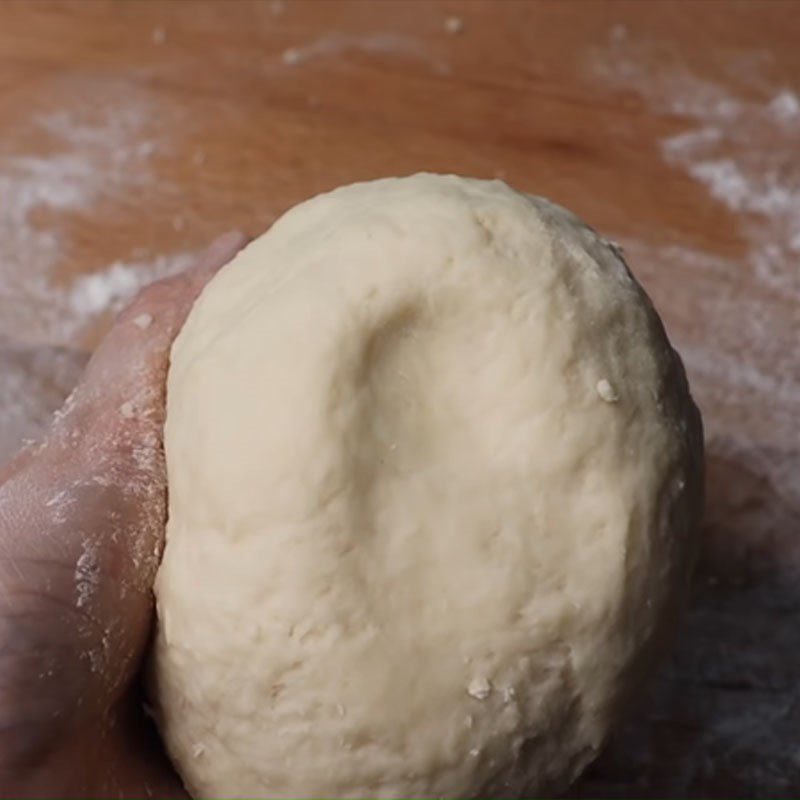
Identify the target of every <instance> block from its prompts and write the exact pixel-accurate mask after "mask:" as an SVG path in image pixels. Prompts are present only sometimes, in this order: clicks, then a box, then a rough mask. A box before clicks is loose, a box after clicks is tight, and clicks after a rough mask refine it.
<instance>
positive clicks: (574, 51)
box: [0, 0, 800, 797]
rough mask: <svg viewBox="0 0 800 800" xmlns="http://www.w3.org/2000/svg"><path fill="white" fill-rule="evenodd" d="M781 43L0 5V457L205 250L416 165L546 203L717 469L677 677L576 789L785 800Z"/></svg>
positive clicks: (577, 12)
mask: <svg viewBox="0 0 800 800" xmlns="http://www.w3.org/2000/svg"><path fill="white" fill-rule="evenodd" d="M799 42H800V4H795V3H791V2H783V3H779V2H774V3H768V2H763V3H731V4H724V3H721V2H706V3H671V2H664V3H658V2H652V3H645V2H635V3H634V2H631V3H601V2H583V3H581V2H551V3H542V4H539V3H522V2H517V3H511V2H507V3H501V2H475V3H471V2H463V3H455V2H454V3H443V4H436V3H423V2H406V3H399V2H373V3H367V2H361V3H338V2H321V3H308V2H307V3H301V2H292V0H287V2H284V3H282V2H265V3H260V4H257V3H239V2H233V1H230V2H213V3H207V2H202V3H198V2H195V3H188V2H146V3H138V2H124V3H122V2H119V3H99V2H83V3H72V4H52V3H22V2H20V3H14V2H4V3H2V4H0V346H2V347H1V349H0V370H2V372H0V408H2V403H3V402H6V404H7V408H6V413H5V416H3V415H2V414H0V434H2V435H4V436H5V439H3V438H2V436H0V446H2V444H3V442H4V441H5V442H6V446H7V448H10V447H11V444H12V443H15V442H16V440H17V439H18V438H19V437H20V436H21V435H22V434H23V433H26V434H30V433H35V432H36V431H37V430H38V429H39V428H41V425H42V424H43V421H42V420H43V415H44V411H43V408H44V409H45V410H46V409H47V408H50V407H52V406H53V405H54V404H55V403H56V402H57V400H58V398H59V397H61V396H62V395H63V392H64V391H66V387H67V386H68V384H69V382H70V381H71V380H74V374H75V371H76V369H77V368H78V367H79V365H80V363H81V361H82V358H83V356H82V355H81V351H82V350H85V349H87V348H90V347H91V346H92V344H93V343H94V342H95V341H96V340H97V337H98V335H100V334H101V332H102V329H103V327H104V325H105V323H106V322H107V313H106V308H107V307H108V306H109V305H111V306H113V305H114V304H115V303H116V304H119V302H121V301H122V300H123V298H124V297H125V296H126V294H128V293H129V292H130V291H131V290H132V288H133V287H134V286H135V285H136V284H137V283H141V282H144V281H146V280H148V279H149V278H151V277H154V276H155V275H157V274H161V273H163V272H164V271H168V270H169V269H172V268H175V267H177V266H179V265H180V264H183V263H186V262H187V261H188V260H190V259H191V254H192V253H193V252H196V251H197V250H198V249H199V248H201V247H202V246H203V244H204V243H206V242H208V241H209V240H210V239H211V238H212V237H213V236H214V235H216V234H218V233H220V232H222V231H225V230H227V229H230V228H243V229H245V230H247V231H248V232H251V233H258V232H259V231H261V230H263V229H264V228H265V227H266V226H268V225H269V224H270V222H271V221H272V220H274V219H275V218H276V216H277V215H278V214H279V213H280V212H281V211H282V210H284V209H286V208H287V207H289V206H291V205H292V204H294V203H296V202H298V201H300V200H302V199H303V198H306V197H308V196H309V195H312V194H314V193H316V192H319V191H322V190H325V189H328V188H331V187H334V186H336V185H337V184H340V183H344V182H350V181H353V180H358V179H365V178H372V177H377V176H383V175H393V174H404V173H410V172H415V171H418V170H432V171H441V172H457V173H462V174H468V175H476V176H487V177H492V176H497V177H502V178H504V179H505V180H507V181H508V182H510V183H511V184H513V185H514V186H516V187H519V188H521V189H524V190H527V191H531V192H535V193H538V194H544V195H547V196H549V197H551V198H552V199H554V200H556V201H557V202H559V203H562V204H564V205H566V206H568V207H570V208H572V209H573V210H575V211H576V212H578V213H579V214H581V215H582V216H583V217H585V218H586V219H587V220H588V221H589V222H590V223H591V224H592V225H593V226H594V227H596V228H598V229H600V230H601V231H603V233H605V234H606V235H608V236H611V237H614V238H615V239H617V240H619V241H620V242H621V243H622V245H623V246H624V248H625V250H626V253H627V256H628V259H629V261H630V264H631V267H632V269H633V270H634V272H635V273H636V274H637V275H638V276H639V277H640V279H641V280H642V282H643V283H644V285H645V287H646V288H647V289H648V291H649V292H650V294H651V296H652V297H653V299H654V301H655V303H656V306H657V307H658V308H659V310H660V311H661V313H662V315H663V317H664V319H665V322H666V324H667V328H668V331H669V333H670V335H671V337H672V338H673V341H674V342H675V343H676V345H677V346H678V348H679V349H680V350H681V352H682V353H683V354H684V356H685V359H686V362H687V366H688V369H689V373H690V378H691V381H692V386H693V390H694V392H695V395H696V396H697V398H698V400H699V402H700V405H701V407H702V410H703V413H704V418H705V422H706V427H707V433H708V451H709V489H708V512H707V522H706V525H705V530H704V537H705V538H704V549H703V555H702V559H701V564H700V569H699V573H698V576H697V579H696V581H695V591H694V597H693V600H692V604H691V608H690V611H689V614H688V616H687V620H686V624H685V626H684V628H683V631H682V634H681V636H680V639H679V641H678V642H677V646H676V651H675V654H674V655H673V657H672V658H671V660H670V661H669V663H668V664H667V665H666V666H665V668H664V669H663V670H662V672H661V673H660V675H659V676H658V678H657V679H656V680H655V681H654V682H653V684H652V686H651V688H650V691H649V693H648V695H647V697H646V698H644V699H643V700H642V703H641V705H640V706H639V707H637V709H636V710H635V711H634V713H633V714H632V717H631V719H630V721H629V722H628V723H627V725H626V726H624V727H623V728H622V729H621V730H620V731H619V733H618V734H617V735H616V737H615V738H614V740H613V741H612V743H611V744H610V746H609V749H608V752H607V753H606V754H605V755H604V756H603V757H602V758H601V759H600V760H599V761H598V763H597V764H596V765H595V766H594V767H592V768H591V769H590V771H589V773H588V774H587V775H586V776H585V778H584V779H583V780H582V782H581V783H580V784H579V786H578V787H576V788H575V789H574V794H576V795H577V796H592V795H600V794H602V795H604V796H672V797H677V796H698V795H703V796H719V797H732V796H741V797H745V796H748V797H749V796H771V797H780V796H792V795H794V796H796V795H797V793H798V792H800V756H799V755H798V753H800V624H798V614H799V613H800V575H799V574H798V573H799V572H800V478H798V476H799V475H800V422H798V414H799V413H800V313H799V312H798V309H799V308H800V224H799V222H798V220H800V217H799V216H798V209H800V105H797V97H798V94H799V93H800V47H799V46H798V43H799ZM681 137H682V138H681ZM85 275H95V276H97V280H96V281H95V282H94V283H91V282H88V283H87V282H86V281H85V280H83V281H82V276H85ZM48 353H56V354H57V357H55V358H54V359H53V360H52V363H53V364H54V368H53V369H54V373H53V375H55V377H53V376H52V375H49V374H48V371H47V368H46V367H44V368H43V367H42V364H43V363H44V364H45V365H46V364H47V363H51V362H48V361H47V357H48ZM42 359H44V361H42ZM65 363H66V366H65ZM56 368H57V369H56ZM3 380H5V381H6V384H5V392H6V394H5V395H4V394H3V390H4V389H3V387H4V384H3ZM15 392H16V394H15ZM12 406H13V407H12ZM31 409H32V410H31ZM3 426H5V427H3Z"/></svg>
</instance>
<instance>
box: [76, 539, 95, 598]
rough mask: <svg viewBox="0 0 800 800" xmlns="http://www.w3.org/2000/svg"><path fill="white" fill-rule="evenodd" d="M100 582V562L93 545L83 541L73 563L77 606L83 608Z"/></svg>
mask: <svg viewBox="0 0 800 800" xmlns="http://www.w3.org/2000/svg"><path fill="white" fill-rule="evenodd" d="M99 582H100V564H99V562H98V559H97V549H96V546H95V545H92V544H91V543H89V542H84V547H83V552H82V553H81V555H80V556H79V557H78V563H77V564H76V565H75V591H76V593H77V596H78V599H77V603H76V605H77V607H78V608H84V607H86V606H87V605H88V604H89V603H90V602H91V600H92V596H93V595H94V593H95V592H96V591H97V585H98V584H99Z"/></svg>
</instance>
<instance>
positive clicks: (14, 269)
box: [0, 95, 192, 461]
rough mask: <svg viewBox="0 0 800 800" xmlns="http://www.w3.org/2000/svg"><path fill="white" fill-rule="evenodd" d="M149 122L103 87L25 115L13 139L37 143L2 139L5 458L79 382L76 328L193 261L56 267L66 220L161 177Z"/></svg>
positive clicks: (134, 193) (133, 104) (159, 141)
mask: <svg viewBox="0 0 800 800" xmlns="http://www.w3.org/2000/svg"><path fill="white" fill-rule="evenodd" d="M149 122H150V114H149V106H148V105H147V103H145V102H144V101H142V100H141V98H137V97H133V98H132V97H130V96H128V97H126V100H125V102H124V103H121V102H117V101H115V100H113V98H109V97H108V96H107V95H104V96H103V97H102V99H101V101H98V102H96V103H91V104H88V103H82V102H76V103H74V104H72V105H70V107H69V108H68V109H63V110H55V111H53V110H49V111H43V112H39V113H33V114H32V115H30V116H29V117H27V118H26V120H25V122H24V124H25V127H24V128H23V129H20V130H23V131H24V134H25V135H24V136H23V135H18V136H17V137H16V138H18V139H20V140H23V141H27V142H30V146H29V148H28V150H27V151H26V152H21V151H20V150H19V149H16V150H15V151H14V152H8V151H7V150H6V149H4V147H3V142H2V141H1V140H0V365H1V366H2V367H3V368H2V369H1V370H0V461H3V460H4V459H5V458H6V457H8V456H9V455H10V454H11V453H12V452H13V450H15V449H16V448H17V447H18V446H19V444H20V443H21V441H22V440H23V438H28V437H33V436H36V435H38V434H39V433H40V432H41V430H42V429H43V427H44V425H45V424H46V421H47V419H49V414H50V413H52V411H53V409H54V408H55V407H57V405H58V404H59V403H60V402H61V400H63V397H64V395H65V394H66V392H68V391H69V388H70V383H74V380H75V378H76V377H77V374H78V365H82V364H83V362H84V361H85V357H84V356H83V355H82V354H81V353H78V352H74V351H71V350H70V349H69V348H70V347H71V346H73V345H74V342H75V339H76V337H77V336H79V334H80V333H81V331H83V330H85V329H86V328H87V326H89V325H90V324H91V323H92V321H93V320H95V319H97V317H98V316H99V315H101V314H104V313H107V312H109V311H112V312H113V311H116V310H118V309H119V308H120V307H121V306H122V305H123V304H124V303H125V301H126V300H127V299H129V298H130V297H131V296H132V295H133V294H134V293H135V292H136V291H137V290H138V289H139V288H140V287H142V286H144V285H146V284H148V283H150V282H151V281H153V280H156V279H158V278H161V277H164V276H166V275H169V274H171V273H173V272H175V271H177V270H180V269H182V268H184V267H186V266H187V265H188V264H189V263H190V262H191V258H192V255H191V253H185V252H180V253H176V254H171V255H156V256H150V255H149V254H147V253H140V254H135V255H134V257H133V258H130V259H126V260H118V261H115V262H114V263H112V264H110V265H98V266H96V267H95V268H94V269H91V271H90V272H89V273H88V274H83V275H81V276H80V277H78V278H76V279H74V280H73V281H72V283H69V282H65V281H63V279H59V278H58V276H57V270H58V268H59V266H60V264H61V263H62V261H63V259H64V256H65V254H69V251H70V247H71V244H72V243H71V241H69V240H68V238H67V237H66V227H65V220H67V219H70V218H74V217H75V216H78V215H82V214H83V215H87V214H90V213H91V212H92V210H93V209H95V208H97V207H98V205H101V204H102V202H103V200H104V199H105V198H107V197H109V196H112V195H113V196H126V197H128V196H130V197H143V196H146V194H147V193H148V192H149V191H150V190H152V189H153V187H154V186H155V182H156V180H157V176H156V174H155V173H154V170H153V163H152V162H153V159H154V158H155V157H157V156H158V155H159V154H160V153H162V152H165V151H166V150H167V147H168V145H167V142H166V141H165V140H164V138H163V137H158V136H155V137H154V136H153V135H149V136H148V135H147V134H148V132H150V133H151V134H152V126H151V125H150V124H149ZM95 233H96V234H97V231H95ZM87 267H88V268H91V267H92V265H87ZM44 362H46V363H44ZM65 365H68V368H65ZM65 376H68V380H65V379H64V377H65Z"/></svg>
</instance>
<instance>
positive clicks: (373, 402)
mask: <svg viewBox="0 0 800 800" xmlns="http://www.w3.org/2000/svg"><path fill="white" fill-rule="evenodd" d="M168 398H169V399H168V413H167V425H166V455H167V464H168V472H169V497H170V501H169V523H168V529H167V542H166V548H165V552H164V558H163V563H162V565H161V568H160V572H159V574H158V579H157V586H156V592H157V600H158V618H159V626H158V635H157V641H156V645H155V650H154V659H155V663H154V667H155V669H154V672H155V692H156V697H157V705H158V714H159V717H160V726H161V731H162V734H163V736H164V739H165V741H166V743H167V746H168V748H169V751H170V753H171V755H172V757H173V759H174V761H175V763H176V764H177V766H178V768H179V770H180V772H181V774H182V776H183V778H184V780H185V782H186V784H187V786H188V787H189V789H190V791H191V792H192V793H193V794H194V795H196V796H197V797H214V798H223V797H224V798H234V797H236V798H241V797H252V798H255V797H272V798H300V797H475V796H478V797H487V796H503V797H510V796H515V795H521V794H527V796H530V795H531V794H536V793H544V792H553V791H556V790H557V789H559V788H561V787H563V786H565V785H566V784H568V783H569V782H570V781H571V780H572V779H573V778H574V777H575V776H576V775H577V773H578V772H579V771H580V770H581V769H582V768H583V767H584V766H585V765H586V764H587V763H588V762H589V761H590V760H591V759H592V758H593V757H594V755H595V754H596V753H597V750H598V748H599V747H600V746H601V745H602V743H603V741H604V738H605V736H606V734H607V732H608V729H609V726H610V725H611V724H612V723H613V721H614V720H615V719H616V718H617V716H618V714H619V712H620V708H621V706H622V705H623V704H624V702H625V701H626V699H627V696H628V694H629V691H630V689H631V687H632V686H635V685H636V683H637V682H638V680H639V677H640V675H641V674H642V673H643V672H644V671H645V670H646V668H647V666H648V665H649V662H650V660H651V654H652V651H653V650H654V649H655V645H656V642H657V640H658V638H659V636H660V634H661V632H662V630H664V629H666V628H668V627H669V623H670V620H671V618H672V617H673V616H674V613H675V611H676V608H677V607H678V606H679V605H680V601H681V598H682V596H683V593H684V589H685V584H686V581H687V578H688V573H689V570H690V565H691V561H692V553H693V541H694V534H695V529H696V525H697V522H698V515H699V513H700V507H701V504H702V489H701V483H702V433H701V427H700V419H699V414H698V412H697V410H696V408H695V406H694V404H693V403H692V400H691V398H690V395H689V391H688V387H687V384H686V380H685V377H684V372H683V369H682V367H681V365H680V361H679V359H678V358H677V356H676V354H675V353H674V351H673V350H672V348H671V347H670V345H669V343H668V341H667V338H666V336H665V334H664V331H663V328H662V326H661V323H660V321H659V319H658V317H657V316H656V314H655V312H654V310H653V308H652V306H651V304H650V302H649V300H648V299H647V298H646V296H645V295H644V293H643V292H642V290H641V288H640V287H639V286H638V284H637V283H636V282H635V281H634V279H633V278H632V277H631V275H630V273H629V272H628V270H627V268H626V266H625V264H624V263H623V261H622V260H621V258H620V257H619V255H618V253H617V252H616V250H615V249H614V248H613V247H612V246H610V245H609V244H608V243H607V242H605V241H604V240H603V239H602V238H600V237H599V236H598V235H596V234H595V233H594V232H593V231H592V230H591V229H590V228H588V227H587V226H586V225H585V224H584V223H582V222H581V221H580V220H579V219H578V218H577V217H575V216H574V215H572V214H571V213H569V212H567V211H565V210H564V209H562V208H560V207H558V206H556V205H554V204H552V203H550V202H548V201H547V200H544V199H542V198H538V197H529V196H526V195H523V194H520V193H517V192H515V191H513V190H512V189H510V188H509V187H508V186H506V185H505V184H503V183H501V182H498V181H479V180H468V179H464V178H458V177H454V176H439V175H427V174H423V175H415V176H412V177H408V178H399V179H385V180H379V181H374V182H370V183H362V184H356V185H352V186H345V187H343V188H340V189H337V190H336V191H333V192H331V193H329V194H325V195H321V196H319V197H315V198H313V199H312V200H309V201H308V202H305V203H303V204H301V205H300V206H298V207H296V208H294V209H292V210H291V211H289V212H288V213H287V214H286V215H284V216H283V217H282V218H281V219H280V220H279V221H278V222H277V223H276V224H275V225H274V226H273V227H272V229H271V230H269V232H268V233H266V234H265V235H263V236H262V237H261V238H259V239H257V240H256V241H254V242H253V243H252V244H250V245H249V246H248V247H247V248H246V249H245V250H244V251H243V252H242V253H240V254H239V256H237V258H236V259H235V260H234V261H233V262H232V263H231V264H230V265H229V266H227V267H226V268H224V269H223V270H222V272H221V273H220V274H219V275H218V276H217V277H216V278H215V279H214V280H213V281H212V282H211V284H210V285H209V286H208V288H207V289H206V290H205V292H204V293H203V295H202V296H201V298H200V300H199V301H198V302H197V304H196V306H195V308H194V310H193V311H192V313H191V315H190V317H189V320H188V322H187V323H186V326H185V327H184V329H183V331H182V333H181V334H180V336H179V337H178V339H177V341H176V343H175V345H174V348H173V353H172V366H171V369H170V374H169V385H168Z"/></svg>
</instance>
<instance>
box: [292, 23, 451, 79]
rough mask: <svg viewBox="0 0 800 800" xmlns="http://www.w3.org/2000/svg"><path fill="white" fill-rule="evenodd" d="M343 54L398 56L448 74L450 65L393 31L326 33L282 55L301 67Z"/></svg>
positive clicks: (427, 49) (418, 44) (407, 37)
mask: <svg viewBox="0 0 800 800" xmlns="http://www.w3.org/2000/svg"><path fill="white" fill-rule="evenodd" d="M343 53H369V54H373V55H378V56H399V57H402V58H405V59H408V60H412V61H419V62H422V63H425V64H428V65H430V66H431V67H432V68H433V70H434V72H436V73H437V74H441V75H444V74H448V73H449V71H450V67H449V65H448V64H447V63H446V62H444V61H442V60H441V59H438V58H435V57H433V56H432V54H431V52H430V50H429V48H428V47H427V46H426V45H425V43H424V42H423V41H421V40H420V39H417V38H415V37H413V36H408V35H406V34H402V33H394V32H378V33H370V34H364V35H354V34H346V33H336V32H334V33H326V34H323V35H322V36H320V37H319V38H318V39H315V40H314V41H313V42H310V43H309V44H306V45H303V46H300V47H290V48H288V49H287V50H284V51H283V53H282V54H281V61H282V62H283V64H285V65H287V66H298V65H301V64H305V63H307V62H309V61H313V60H315V59H318V58H330V57H331V56H337V55H341V54H343Z"/></svg>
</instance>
